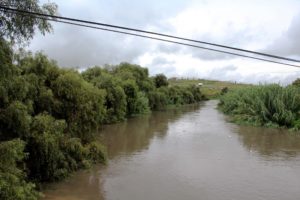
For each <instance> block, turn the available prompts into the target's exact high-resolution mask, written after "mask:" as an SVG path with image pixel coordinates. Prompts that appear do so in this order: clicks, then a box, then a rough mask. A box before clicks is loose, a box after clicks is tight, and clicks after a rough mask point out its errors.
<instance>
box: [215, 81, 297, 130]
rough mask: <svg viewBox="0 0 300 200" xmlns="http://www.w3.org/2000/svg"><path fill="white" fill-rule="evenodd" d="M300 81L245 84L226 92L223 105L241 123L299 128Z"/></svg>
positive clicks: (225, 111) (222, 100)
mask: <svg viewBox="0 0 300 200" xmlns="http://www.w3.org/2000/svg"><path fill="white" fill-rule="evenodd" d="M299 82H300V81H299V80H296V81H295V82H294V83H293V84H292V85H289V86H286V87H283V86H280V85H278V84H271V85H259V86H250V87H242V88H239V89H236V90H232V91H229V92H228V93H226V94H225V95H222V96H221V97H220V104H219V106H220V108H221V110H222V111H223V112H224V113H226V114H229V115H230V116H231V117H232V120H233V121H235V122H237V123H241V124H250V125H255V126H267V127H284V128H289V129H293V130H299V129H300V88H299Z"/></svg>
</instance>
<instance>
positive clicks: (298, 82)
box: [292, 78, 300, 87]
mask: <svg viewBox="0 0 300 200" xmlns="http://www.w3.org/2000/svg"><path fill="white" fill-rule="evenodd" d="M292 85H294V86H296V87H300V78H297V79H296V80H295V81H294V82H293V83H292Z"/></svg>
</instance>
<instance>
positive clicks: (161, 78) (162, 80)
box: [154, 74, 169, 88]
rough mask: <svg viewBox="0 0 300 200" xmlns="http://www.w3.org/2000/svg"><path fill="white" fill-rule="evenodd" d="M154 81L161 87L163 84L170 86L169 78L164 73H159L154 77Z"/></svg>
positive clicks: (157, 86)
mask: <svg viewBox="0 0 300 200" xmlns="http://www.w3.org/2000/svg"><path fill="white" fill-rule="evenodd" d="M154 83H155V86H156V88H160V87H162V86H168V85H169V83H168V79H167V77H166V76H165V75H164V74H157V75H156V76H155V77H154Z"/></svg>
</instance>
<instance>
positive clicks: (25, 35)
mask: <svg viewBox="0 0 300 200" xmlns="http://www.w3.org/2000/svg"><path fill="white" fill-rule="evenodd" d="M38 3H39V1H38V0H22V1H19V0H2V1H1V5H4V6H8V7H14V8H16V9H20V10H27V11H31V12H37V13H44V14H50V15H53V14H55V13H56V11H57V5H56V4H54V3H47V4H44V5H42V6H40V5H39V4H38ZM36 29H38V30H39V31H40V32H41V33H42V34H45V33H46V32H50V31H51V29H52V26H51V24H50V23H49V22H48V21H47V20H45V19H38V18H35V17H33V16H23V15H17V14H15V13H12V12H3V11H2V12H0V30H1V31H0V37H3V38H7V39H9V40H11V41H12V42H19V43H23V42H26V41H28V40H30V39H32V38H33V35H34V33H35V31H36Z"/></svg>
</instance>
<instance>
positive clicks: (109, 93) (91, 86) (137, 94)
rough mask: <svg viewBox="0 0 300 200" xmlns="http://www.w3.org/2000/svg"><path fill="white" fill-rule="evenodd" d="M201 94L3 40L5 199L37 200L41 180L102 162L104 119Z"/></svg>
mask: <svg viewBox="0 0 300 200" xmlns="http://www.w3.org/2000/svg"><path fill="white" fill-rule="evenodd" d="M203 98H204V97H203V95H202V94H201V92H200V89H199V88H198V87H196V86H189V87H184V88H183V87H178V86H176V87H169V86H168V80H167V78H166V77H165V76H164V75H162V74H160V75H157V76H155V77H149V74H148V70H147V69H146V68H142V67H140V66H138V65H132V64H128V63H121V64H120V65H117V66H109V67H106V68H100V67H93V68H90V69H87V70H86V71H84V72H82V73H79V72H78V71H75V70H71V69H63V68H59V67H58V66H57V64H56V63H55V62H54V61H51V60H49V59H48V58H47V57H46V56H45V55H43V54H36V55H32V54H30V53H26V52H23V53H18V54H15V53H14V52H13V51H12V49H11V47H10V46H9V45H8V44H7V43H6V42H5V41H4V40H0V160H1V162H0V199H12V200H19V199H37V198H38V197H39V195H40V194H39V193H38V192H37V188H36V185H39V184H40V183H43V182H51V181H57V180H60V179H63V178H65V177H66V176H68V174H70V173H71V172H73V171H75V170H77V169H80V168H85V167H89V166H90V165H91V164H93V163H97V162H102V163H104V162H105V155H106V154H105V148H104V147H103V146H102V145H101V144H100V143H99V142H98V141H96V140H95V135H94V134H95V132H96V131H95V130H97V128H99V126H100V125H101V124H104V123H114V122H118V121H122V120H124V119H126V118H127V117H130V116H133V115H137V114H143V113H147V112H150V111H151V110H157V109H164V108H166V107H167V106H168V105H179V104H189V103H195V102H199V101H201V100H202V99H203Z"/></svg>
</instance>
